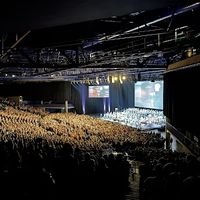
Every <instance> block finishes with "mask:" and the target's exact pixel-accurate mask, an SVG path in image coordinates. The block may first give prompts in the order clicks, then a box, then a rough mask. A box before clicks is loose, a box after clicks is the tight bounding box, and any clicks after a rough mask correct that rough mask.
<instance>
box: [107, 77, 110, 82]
mask: <svg viewBox="0 0 200 200" xmlns="http://www.w3.org/2000/svg"><path fill="white" fill-rule="evenodd" d="M107 81H108V83H110V76H109V75H108V76H107Z"/></svg>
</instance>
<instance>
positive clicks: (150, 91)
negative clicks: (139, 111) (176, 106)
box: [135, 81, 163, 110]
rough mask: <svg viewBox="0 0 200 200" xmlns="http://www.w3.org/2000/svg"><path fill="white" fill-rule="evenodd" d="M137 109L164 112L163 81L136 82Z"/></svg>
mask: <svg viewBox="0 0 200 200" xmlns="http://www.w3.org/2000/svg"><path fill="white" fill-rule="evenodd" d="M135 107H141V108H152V109H159V110H163V81H153V82H152V81H138V82H136V83H135Z"/></svg>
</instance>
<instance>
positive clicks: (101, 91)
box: [88, 85, 109, 98]
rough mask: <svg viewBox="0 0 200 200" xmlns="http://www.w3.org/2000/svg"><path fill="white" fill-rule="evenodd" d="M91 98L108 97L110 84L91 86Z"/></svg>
mask: <svg viewBox="0 0 200 200" xmlns="http://www.w3.org/2000/svg"><path fill="white" fill-rule="evenodd" d="M88 90H89V98H108V97H109V85H98V86H89V89H88Z"/></svg>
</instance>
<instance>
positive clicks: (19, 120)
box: [0, 103, 200, 200]
mask: <svg viewBox="0 0 200 200" xmlns="http://www.w3.org/2000/svg"><path fill="white" fill-rule="evenodd" d="M164 142H165V139H164V138H162V137H161V135H160V134H156V133H154V132H151V133H146V132H145V131H139V130H137V129H135V128H132V127H128V126H125V125H120V124H117V123H113V122H109V121H105V120H101V119H98V118H93V117H90V116H86V115H77V114H74V113H52V114H49V113H43V112H42V113H40V112H35V111H34V109H33V108H32V109H23V108H21V107H18V106H14V105H12V106H11V105H8V104H4V103H1V104H0V157H1V163H0V186H1V196H2V197H4V198H5V197H6V198H8V199H9V198H20V199H36V198H48V199H55V198H56V199H61V198H63V197H65V198H68V199H70V197H71V199H77V198H80V197H81V198H84V197H85V198H87V199H95V198H97V197H96V196H93V194H94V193H95V194H96V195H98V197H99V198H101V199H112V198H115V199H122V197H120V194H122V193H121V191H123V190H126V189H127V188H128V187H127V185H128V177H129V174H130V169H131V164H132V161H140V162H141V163H142V165H141V167H140V174H141V199H142V198H143V199H145V200H148V199H154V198H155V188H151V186H149V185H148V183H149V181H148V180H149V179H150V180H151V177H152V176H154V179H153V180H154V183H155V184H154V185H156V184H157V185H158V186H160V187H161V185H159V184H158V182H156V181H157V180H159V181H163V182H162V183H164V185H165V184H166V180H167V179H166V172H165V170H166V166H165V165H167V164H168V163H171V165H173V167H172V168H170V169H168V171H167V172H168V173H169V172H170V174H171V173H172V172H174V173H177V174H178V175H179V170H180V169H181V168H180V166H182V165H181V164H185V162H188V164H189V166H190V168H185V167H182V170H183V171H181V175H182V174H184V176H181V177H180V179H179V183H180V188H181V187H184V186H185V185H184V183H183V182H184V181H185V179H186V178H188V177H190V176H192V179H195V181H196V179H198V176H199V175H200V174H199V170H198V169H199V168H198V167H199V162H198V161H197V160H195V159H194V158H189V157H187V156H186V155H185V154H178V153H177V152H172V151H168V150H165V149H164ZM189 159H190V160H189ZM191 160H192V164H191V163H190V162H189V161H191ZM194 160H195V161H194ZM194 163H195V164H194ZM183 166H184V165H183ZM193 167H194V169H193ZM155 169H156V170H157V171H155ZM172 169H173V170H174V171H173V170H172ZM188 169H190V170H192V173H191V174H190V171H189V172H188ZM159 170H160V171H159ZM170 170H171V171H170ZM184 170H185V171H184ZM161 172H162V173H163V174H157V173H161ZM182 172H183V173H182ZM170 174H169V175H170ZM177 174H176V175H177ZM158 175H159V177H157V176H158ZM161 175H162V176H161ZM176 177H177V176H176ZM168 178H169V180H171V179H170V177H168ZM172 178H173V177H172ZM181 184H182V185H181ZM164 185H163V188H162V189H163V190H159V187H158V190H159V192H160V193H159V194H160V195H162V194H165V192H166V191H165V186H164ZM155 187H156V186H155ZM169 189H170V188H169ZM168 194H170V193H168ZM156 198H157V196H156ZM159 198H160V196H159ZM157 199H158V198H157ZM161 199H162V198H161Z"/></svg>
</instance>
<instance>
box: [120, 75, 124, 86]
mask: <svg viewBox="0 0 200 200" xmlns="http://www.w3.org/2000/svg"><path fill="white" fill-rule="evenodd" d="M119 82H120V83H121V84H122V83H123V80H122V76H121V75H120V76H119Z"/></svg>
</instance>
